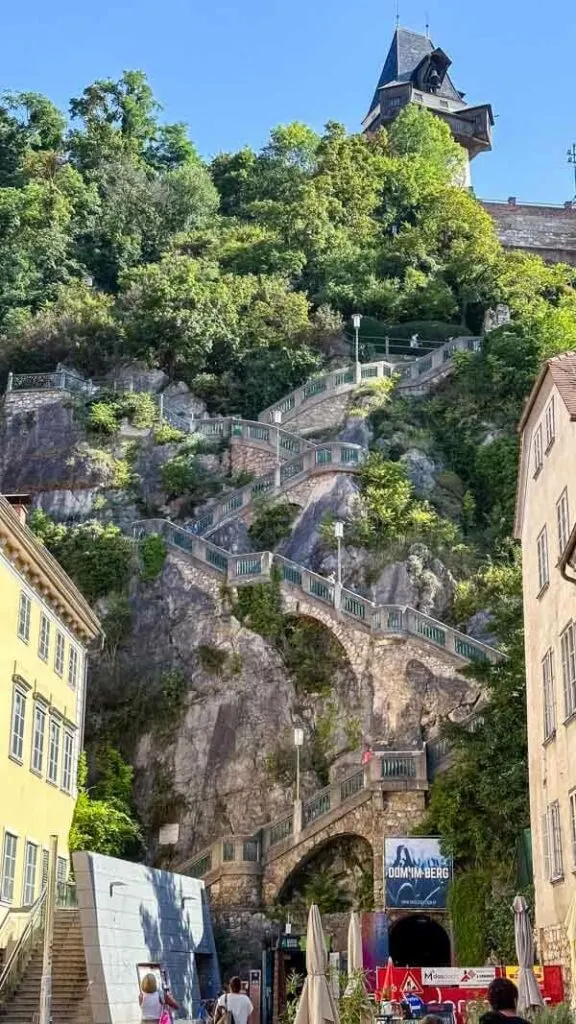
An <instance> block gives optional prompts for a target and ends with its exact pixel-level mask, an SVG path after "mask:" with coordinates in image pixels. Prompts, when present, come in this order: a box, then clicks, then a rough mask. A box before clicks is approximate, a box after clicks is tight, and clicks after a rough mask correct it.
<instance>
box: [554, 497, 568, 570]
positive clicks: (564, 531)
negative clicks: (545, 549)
mask: <svg viewBox="0 0 576 1024" xmlns="http://www.w3.org/2000/svg"><path fill="white" fill-rule="evenodd" d="M556 526H557V528H558V553H559V554H560V555H561V556H562V555H563V554H564V549H565V547H566V545H567V543H568V538H569V536H570V511H569V508H568V488H567V487H565V488H564V490H563V491H562V494H561V495H560V497H559V498H558V501H557V502H556Z"/></svg>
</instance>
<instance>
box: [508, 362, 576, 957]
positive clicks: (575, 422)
mask: <svg viewBox="0 0 576 1024" xmlns="http://www.w3.org/2000/svg"><path fill="white" fill-rule="evenodd" d="M520 432H521V444H522V447H521V463H520V475H519V482H518V495H517V507H516V521H515V536H516V537H517V538H518V539H519V540H520V541H521V543H522V564H523V590H524V618H525V623H526V630H525V637H526V640H525V645H526V688H527V706H528V748H529V749H528V756H529V773H530V811H531V819H532V839H533V849H534V882H535V888H536V928H537V934H538V939H539V946H540V954H541V957H542V960H543V962H544V963H562V964H563V965H564V966H568V963H569V958H568V952H569V951H568V939H567V935H566V931H565V928H564V923H565V921H566V916H567V914H568V911H569V908H570V906H571V904H572V902H573V901H574V900H576V586H575V585H574V582H573V581H571V580H570V579H569V578H568V575H567V573H566V552H567V550H568V548H569V544H570V538H571V536H572V537H573V536H574V531H573V524H574V511H575V509H576V483H575V477H574V466H575V452H576V354H575V353H568V354H566V355H563V356H556V357H555V358H553V359H550V360H549V361H548V363H546V365H545V366H544V368H543V370H542V372H541V374H540V376H539V378H538V380H537V382H536V385H535V387H534V389H533V391H532V394H531V396H530V399H529V401H528V404H527V406H526V409H525V412H524V415H523V417H522V420H521V423H520Z"/></svg>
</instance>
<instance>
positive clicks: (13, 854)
mask: <svg viewBox="0 0 576 1024" xmlns="http://www.w3.org/2000/svg"><path fill="white" fill-rule="evenodd" d="M17 857H18V836H17V835H16V834H15V833H14V832H10V831H9V830H8V829H6V831H5V832H4V839H3V841H2V865H1V867H0V900H2V902H3V903H12V902H13V900H14V886H15V884H16V864H17ZM8 862H10V864H11V868H12V874H11V875H7V874H6V867H7V864H8Z"/></svg>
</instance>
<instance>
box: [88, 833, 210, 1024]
mask: <svg viewBox="0 0 576 1024" xmlns="http://www.w3.org/2000/svg"><path fill="white" fill-rule="evenodd" d="M73 861H74V872H75V877H76V885H77V892H78V904H79V908H80V916H81V923H82V937H83V941H84V952H85V957H86V968H87V973H88V981H89V991H90V1001H91V1006H92V1017H93V1024H139V1022H140V1007H139V1005H138V992H139V987H138V965H139V964H140V965H141V964H147V963H151V964H152V963H153V964H161V965H162V967H164V968H165V969H166V971H167V974H168V978H169V981H170V987H171V990H172V993H173V995H174V997H175V999H176V1000H177V1002H178V1003H179V1004H180V1007H181V1009H180V1011H179V1012H177V1013H176V1017H177V1018H178V1017H181V1018H185V1019H187V1020H191V1019H192V1018H193V1017H195V1016H196V1015H197V1011H198V1008H199V1005H200V999H201V998H212V997H215V996H217V995H218V992H219V986H220V978H219V970H218V961H217V957H216V949H215V946H214V936H213V932H212V923H211V919H210V913H209V910H208V905H207V902H206V895H205V891H204V883H203V882H201V881H199V880H198V879H196V878H189V877H187V876H186V875H175V874H172V873H171V872H169V871H158V870H156V869H155V868H150V867H147V866H146V865H145V864H131V863H129V862H128V861H123V860H117V859H116V858H115V857H104V856H102V855H100V854H93V853H75V854H74V855H73Z"/></svg>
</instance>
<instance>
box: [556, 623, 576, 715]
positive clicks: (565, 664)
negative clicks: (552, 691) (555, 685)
mask: <svg viewBox="0 0 576 1024" xmlns="http://www.w3.org/2000/svg"><path fill="white" fill-rule="evenodd" d="M575 645H576V638H575V636H574V623H573V622H569V623H568V625H567V626H566V628H565V629H563V630H562V633H561V634H560V651H561V654H562V682H563V685H564V717H565V718H566V719H568V718H570V717H571V716H572V715H573V714H574V713H575V712H576V646H575Z"/></svg>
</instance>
